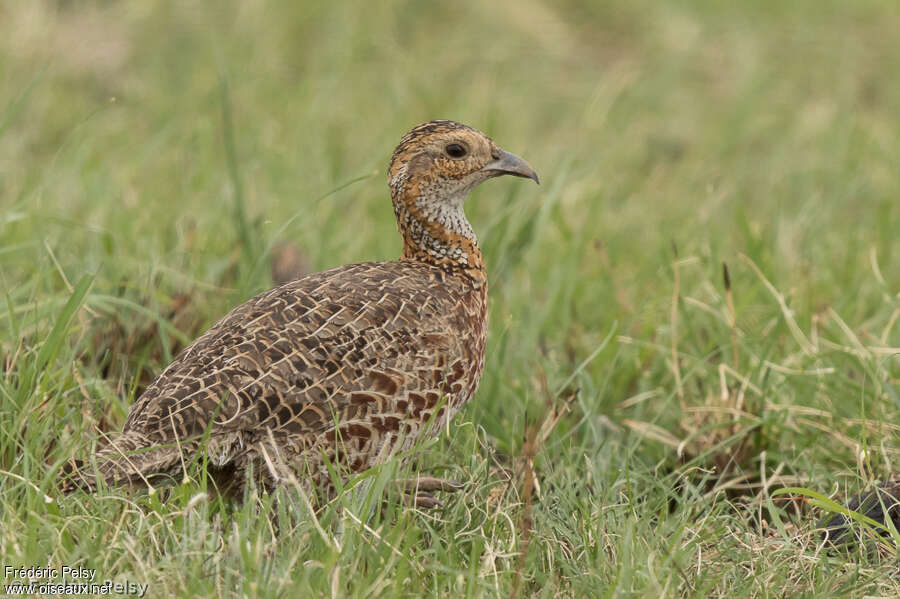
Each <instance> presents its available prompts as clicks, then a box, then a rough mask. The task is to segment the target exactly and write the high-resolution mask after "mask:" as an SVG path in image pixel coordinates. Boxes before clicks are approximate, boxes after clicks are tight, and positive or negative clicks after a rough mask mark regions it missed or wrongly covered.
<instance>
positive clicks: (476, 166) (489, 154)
mask: <svg viewBox="0 0 900 599" xmlns="http://www.w3.org/2000/svg"><path fill="white" fill-rule="evenodd" d="M389 175H390V183H391V189H392V191H394V192H395V193H396V192H398V191H400V190H401V188H402V187H404V186H408V185H416V186H417V187H419V192H420V194H421V193H422V192H426V191H430V192H431V193H433V194H439V195H440V196H441V197H442V198H443V199H444V200H445V201H451V202H462V201H463V200H465V197H466V195H468V193H469V192H470V191H472V189H474V188H475V187H476V186H477V185H478V184H479V183H481V182H483V181H485V180H487V179H490V178H492V177H499V176H501V175H515V176H517V177H525V178H527V179H532V180H534V181H535V182H536V183H538V182H539V181H538V176H537V173H535V172H534V169H533V168H531V166H530V165H529V164H528V163H527V162H525V161H524V160H522V159H521V158H519V157H518V156H516V155H515V154H511V153H509V152H506V151H505V150H503V149H502V148H500V147H499V146H498V145H497V144H496V143H494V141H493V140H492V139H491V138H490V137H488V136H487V135H485V134H484V133H482V132H481V131H477V130H476V129H473V128H471V127H469V126H467V125H463V124H462V123H457V122H454V121H429V122H427V123H423V124H421V125H419V126H418V127H415V128H413V129H412V130H411V131H409V132H408V133H407V134H406V135H404V136H403V139H402V140H400V144H399V145H398V146H397V149H396V150H394V155H393V157H392V159H391V167H390V171H389ZM429 195H430V194H429Z"/></svg>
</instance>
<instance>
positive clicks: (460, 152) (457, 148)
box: [444, 144, 466, 158]
mask: <svg viewBox="0 0 900 599" xmlns="http://www.w3.org/2000/svg"><path fill="white" fill-rule="evenodd" d="M444 151H445V152H447V156H449V157H450V158H462V157H463V156H465V155H466V148H465V146H463V145H461V144H447V147H446V148H444Z"/></svg>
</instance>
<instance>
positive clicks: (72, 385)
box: [0, 0, 900, 597]
mask: <svg viewBox="0 0 900 599" xmlns="http://www.w3.org/2000/svg"><path fill="white" fill-rule="evenodd" d="M894 9H895V7H894V5H893V4H892V3H889V2H879V1H876V0H860V1H857V2H852V3H850V2H831V1H827V2H821V1H819V2H812V1H799V2H790V3H783V2H775V1H770V0H765V1H760V2H752V3H750V2H748V3H713V2H703V1H700V0H698V1H694V2H671V3H656V2H648V1H644V0H639V1H637V2H616V3H593V2H579V1H576V0H567V1H565V2H562V3H550V2H541V1H539V0H520V1H518V2H515V3H513V2H510V1H506V0H503V1H500V2H493V3H477V2H464V3H452V4H446V5H445V4H440V5H439V4H435V5H433V6H431V5H430V6H427V7H425V6H423V5H420V4H417V3H407V2H395V1H391V2H382V3H369V4H368V5H366V6H362V5H355V4H343V3H334V5H328V4H325V3H298V4H296V5H295V6H288V5H287V4H284V5H275V4H271V3H261V2H232V1H226V2H217V3H211V4H206V5H204V4H201V3H175V2H152V3H147V2H132V1H128V2H118V3H112V4H109V3H102V2H87V3H75V4H71V3H63V2H50V1H49V0H42V1H36V2H29V3H13V4H9V5H6V6H4V7H3V8H0V32H2V35H0V80H2V85H0V289H2V295H3V297H4V302H3V303H2V306H0V311H3V312H4V313H3V314H2V315H0V361H2V364H3V371H2V377H0V522H2V526H0V563H2V564H3V565H13V566H20V565H26V566H27V565H51V566H55V567H61V566H62V565H69V566H78V565H82V566H85V567H90V568H96V569H97V576H98V577H99V578H102V579H106V578H109V579H116V580H130V581H133V582H140V583H148V584H149V585H150V587H149V591H148V595H149V596H154V597H156V596H159V597H162V596H254V597H255V596H259V597H284V596H298V595H299V596H331V597H343V596H417V595H422V596H434V597H439V596H447V595H450V594H453V595H456V596H465V597H481V596H501V597H502V596H509V595H510V594H511V593H512V594H517V595H518V596H529V597H557V596H592V597H593V596H602V597H619V596H654V597H655V596H685V597H717V596H728V597H784V596H842V597H862V596H885V597H888V596H897V595H898V594H900V582H898V581H900V577H898V566H897V564H898V559H897V558H898V549H897V544H896V542H895V541H894V540H892V538H891V537H886V538H884V539H882V537H879V536H878V535H877V534H875V532H873V531H872V530H870V531H869V532H868V533H866V536H867V538H868V542H867V543H866V545H865V547H864V548H861V549H852V548H851V549H846V550H842V551H838V552H834V551H828V550H826V548H824V547H823V546H822V545H821V543H820V540H819V536H818V534H817V531H816V523H817V520H818V518H819V517H820V515H821V512H820V511H818V509H816V508H815V506H816V505H819V506H823V505H824V506H830V507H831V508H832V509H836V504H834V503H831V504H830V503H829V502H837V503H840V502H841V501H842V500H843V499H844V498H845V497H846V496H847V495H850V494H853V493H856V492H858V491H860V490H862V489H864V488H867V487H868V486H870V485H871V484H873V482H874V481H877V480H884V479H887V478H888V477H890V476H891V475H892V474H893V473H895V472H896V471H897V466H898V461H900V433H898V431H900V428H898V423H900V419H898V416H900V388H898V383H900V360H898V353H900V324H898V322H897V321H898V320H900V275H898V274H897V273H898V272H900V263H898V260H900V241H898V239H900V238H898V235H897V228H898V223H900V202H898V200H897V198H898V197H900V178H898V176H897V168H896V160H897V156H898V155H900V137H898V135H897V134H898V124H897V111H896V107H897V106H900V55H898V53H897V52H896V51H895V50H896V48H895V46H896V44H895V43H894V40H895V39H896V31H897V30H898V28H900V13H897V11H896V10H894ZM430 118H452V119H456V120H460V121H463V122H466V123H469V124H472V125H474V126H476V127H478V128H480V129H483V130H485V131H487V132H488V133H489V134H490V135H492V136H493V137H494V138H495V139H496V140H497V141H498V142H499V143H500V144H501V145H502V146H503V147H505V148H506V149H508V150H510V151H513V152H515V153H517V154H520V155H522V156H524V157H526V158H527V159H528V160H529V162H531V163H532V164H533V165H534V166H535V168H536V169H537V171H538V172H539V173H540V175H541V180H542V182H543V183H542V185H541V187H535V186H529V185H527V184H526V183H523V182H520V181H496V182H490V183H488V184H486V185H484V186H483V187H482V188H480V189H479V190H477V191H476V192H475V193H474V194H473V197H472V198H471V199H470V201H469V204H468V214H469V216H470V219H471V220H472V222H473V224H474V227H475V229H476V231H477V232H478V234H479V238H480V239H481V243H482V247H483V250H484V252H485V255H486V260H487V263H488V267H489V274H490V279H491V282H490V284H491V294H492V295H491V329H490V336H489V340H488V344H489V345H488V357H487V366H486V368H485V373H484V378H483V380H482V382H481V386H480V389H479V392H478V394H477V395H476V397H475V399H474V400H473V401H472V403H471V404H470V405H469V406H468V407H467V408H466V409H465V410H464V411H463V412H462V413H461V414H460V415H459V416H458V417H457V419H456V420H455V422H454V424H453V425H452V426H451V427H450V429H449V432H448V433H447V434H445V435H443V436H442V437H441V438H440V439H438V440H436V441H434V442H430V443H426V444H425V445H424V446H423V447H421V448H420V450H419V452H418V453H417V459H416V460H415V464H414V466H413V467H414V468H415V469H416V470H421V471H423V472H428V473H432V474H441V475H445V476H449V477H452V478H455V479H458V480H461V481H464V482H466V484H467V487H466V489H465V490H464V491H462V492H460V493H458V494H457V495H455V496H451V497H445V504H446V506H445V507H444V508H443V509H439V510H437V511H434V512H421V511H416V510H412V509H409V508H405V507H402V506H400V505H397V504H396V503H395V502H393V501H390V500H391V499H392V498H393V499H396V493H395V491H393V490H392V489H391V488H390V486H389V485H388V484H387V483H388V481H390V480H391V479H392V478H393V477H395V476H397V475H398V474H400V473H398V472H397V469H398V468H399V466H398V465H397V464H394V463H391V464H388V465H386V466H385V467H383V468H380V469H378V470H376V471H373V472H371V473H370V474H369V475H368V476H367V477H365V478H364V479H363V480H360V481H355V482H354V484H353V485H352V486H353V488H352V489H348V490H347V491H346V492H345V493H343V494H342V495H341V497H340V499H339V500H338V501H337V502H336V503H334V504H332V505H330V506H329V507H327V508H326V509H324V510H323V511H322V512H321V513H319V514H318V515H317V516H315V517H314V516H313V515H312V514H311V513H310V511H309V509H308V508H307V506H306V503H305V502H304V499H303V497H302V495H301V494H300V493H299V492H298V491H297V490H296V489H293V488H287V489H284V490H283V491H279V492H278V493H277V494H276V495H275V496H274V497H269V496H258V495H254V496H252V497H250V498H249V499H248V500H247V501H246V502H244V503H242V504H232V503H227V502H223V501H222V500H220V499H214V498H211V497H210V495H208V494H206V492H205V491H206V487H205V482H204V481H203V480H202V478H201V477H195V478H194V480H192V481H191V482H188V483H186V484H183V485H179V486H177V487H175V488H173V489H172V490H171V491H170V492H169V493H167V494H163V495H164V496H163V497H160V495H159V494H155V495H147V494H146V493H126V492H123V491H121V490H108V491H105V492H102V493H100V494H98V495H96V496H89V495H85V494H75V495H72V496H69V497H60V496H58V495H57V494H56V492H55V482H54V481H55V477H56V474H57V471H58V468H59V467H60V465H61V464H62V463H63V462H64V461H65V460H66V459H67V458H69V457H71V456H85V455H88V453H89V452H90V450H91V448H92V446H93V444H94V443H96V442H97V441H98V440H100V439H102V438H103V435H106V434H112V433H115V432H117V431H118V430H120V429H121V425H122V424H123V422H124V419H125V417H126V415H127V413H128V408H129V406H130V404H131V403H132V402H133V401H134V399H135V398H136V396H137V394H138V393H139V392H140V390H141V389H142V388H143V387H144V386H145V385H146V384H147V383H148V382H149V381H150V380H152V377H153V376H155V374H156V373H158V372H159V371H160V370H161V369H162V368H163V367H165V365H166V364H167V363H168V361H169V360H170V359H171V357H172V355H173V354H174V353H175V352H177V351H178V349H180V348H181V347H183V346H184V344H185V343H187V342H189V341H190V340H191V339H192V338H193V337H195V336H196V335H197V334H199V333H200V332H202V330H204V328H205V327H207V326H209V325H210V324H212V323H213V322H214V321H215V320H217V319H218V318H219V317H220V316H221V315H222V314H224V313H225V312H226V311H227V310H228V309H230V308H231V307H232V306H234V305H235V304H237V303H238V302H240V301H242V300H243V299H246V298H248V297H250V296H252V295H253V294H255V293H257V292H259V291H261V290H264V289H266V288H268V287H270V286H271V285H272V281H271V278H270V276H269V250H270V249H271V248H272V247H273V246H274V245H275V244H277V243H279V242H283V241H291V242H293V243H294V244H296V247H297V251H298V252H299V253H300V254H301V255H302V256H303V258H304V260H305V261H306V262H307V263H308V265H309V267H310V268H311V269H313V270H320V269H324V268H327V267H331V266H335V265H339V264H343V263H347V262H357V261H364V260H377V259H392V258H394V257H395V256H397V255H398V253H399V249H400V242H399V239H398V238H397V235H396V229H395V225H394V222H393V214H392V211H391V209H390V206H389V204H388V199H387V186H386V175H385V169H386V165H387V161H388V159H389V156H390V152H391V151H392V149H393V146H394V144H395V143H396V142H397V141H398V140H399V137H400V136H401V135H402V133H403V132H405V131H406V130H407V129H409V128H410V127H411V126H412V125H414V124H416V123H418V122H421V121H424V120H427V119H430ZM723 264H724V265H726V267H727V269H728V273H729V275H730V290H726V288H725V283H724V280H723ZM385 497H386V498H388V501H387V502H386V503H385V502H384V501H383V499H384V498H385ZM529 523H530V526H529ZM891 532H892V533H893V535H894V537H893V538H896V531H891ZM7 582H9V581H7Z"/></svg>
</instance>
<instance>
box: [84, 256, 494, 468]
mask: <svg viewBox="0 0 900 599" xmlns="http://www.w3.org/2000/svg"><path fill="white" fill-rule="evenodd" d="M486 304H487V290H486V288H485V287H484V286H483V285H480V286H475V285H473V283H472V281H471V280H470V279H468V278H466V277H464V276H460V275H455V274H453V273H448V272H446V271H445V270H442V269H440V268H437V267H434V266H431V265H428V264H423V263H416V262H406V261H398V262H375V263H362V264H352V265H347V266H342V267H339V268H335V269H332V270H328V271H325V272H321V273H316V274H312V275H307V276H305V277H303V278H301V279H298V280H296V281H293V282H290V283H287V284H285V285H282V286H280V287H276V288H275V289H272V290H270V291H267V292H265V293H263V294H261V295H258V296H256V297H255V298H253V299H251V300H249V301H247V302H245V303H244V304H242V305H240V306H238V307H237V308H235V309H234V310H232V311H231V312H230V313H229V314H228V315H227V316H225V317H224V318H223V319H221V320H220V321H219V322H218V323H216V324H215V325H213V327H212V328H210V329H209V331H207V332H206V333H205V334H204V335H202V336H201V337H199V338H198V339H197V340H196V341H194V343H192V344H191V345H190V346H188V347H187V348H185V349H184V350H183V351H182V352H181V353H180V354H179V355H178V356H177V357H176V358H175V360H174V361H173V362H172V363H171V364H170V365H169V367H168V368H166V369H165V371H163V373H162V374H161V375H160V376H159V377H158V378H157V379H156V380H155V381H154V382H153V383H152V384H151V385H150V386H149V387H148V388H147V390H146V391H145V392H144V393H143V394H142V395H141V397H140V398H139V399H138V400H137V402H136V403H135V404H134V406H133V407H132V410H131V412H130V414H129V416H128V420H127V422H126V424H125V428H124V430H123V435H122V437H121V439H122V442H120V444H119V446H115V445H113V446H111V447H112V449H113V451H114V452H115V453H128V454H130V455H129V456H128V460H127V463H126V465H125V466H124V470H123V471H122V472H120V473H118V475H116V473H115V472H113V473H112V475H111V476H107V477H106V478H107V480H108V482H124V480H125V479H135V478H138V477H139V476H141V475H149V474H150V472H143V471H144V470H153V471H160V470H169V471H171V470H179V469H180V468H181V467H182V464H183V459H182V458H183V456H181V455H179V452H183V451H184V448H185V447H192V446H193V445H194V444H195V443H196V442H197V441H198V440H202V439H206V442H207V443H209V445H210V447H211V448H215V449H214V450H213V451H211V452H210V457H211V461H212V463H213V465H214V466H217V467H225V466H228V465H229V464H232V463H234V464H236V465H237V466H238V467H241V468H243V467H246V465H247V463H248V462H252V461H255V460H259V459H260V456H259V455H258V448H256V447H255V446H256V445H257V444H259V443H266V442H268V440H269V439H273V438H274V439H277V441H278V444H279V445H280V446H281V447H282V448H285V449H286V450H287V451H288V452H289V453H290V454H291V455H292V456H297V455H300V454H303V453H305V452H309V451H311V450H313V449H314V450H315V451H319V450H322V449H325V448H326V446H328V448H330V449H331V450H330V451H328V452H327V453H329V454H332V457H336V458H337V459H338V460H339V461H342V462H344V465H346V466H347V467H349V468H350V469H352V470H356V471H359V470H363V469H365V468H368V467H370V466H372V465H374V463H376V462H377V461H379V457H378V456H382V455H387V454H389V453H391V452H392V451H393V450H396V449H401V447H394V445H396V441H397V440H398V439H402V440H403V443H402V445H403V446H404V447H406V446H408V445H409V444H410V443H411V442H412V441H414V440H415V439H416V438H417V437H418V436H419V434H421V432H423V427H424V425H425V424H426V423H428V422H431V423H432V426H436V425H438V424H439V423H440V422H443V421H445V420H446V419H448V418H450V417H452V415H453V414H454V413H455V412H456V411H457V410H458V409H459V407H460V406H462V405H463V404H464V403H465V402H466V401H468V400H469V399H470V398H471V396H472V394H473V393H474V392H475V388H476V386H477V383H478V380H479V378H480V375H481V370H482V368H483V365H484V336H485V320H486V313H487V310H486V309H487V305H486ZM129 440H130V442H129ZM123 443H124V445H123ZM336 443H341V444H342V445H343V451H342V450H341V448H337V450H336V451H335V448H333V447H332V446H334V445H335V444H336ZM161 447H164V448H167V449H168V454H169V458H166V457H165V455H160V450H158V449H155V450H153V451H148V452H142V451H141V450H142V449H146V448H161ZM101 453H102V452H101ZM108 457H110V458H112V457H113V455H112V454H110V455H109V456H108ZM145 458H146V460H145ZM144 461H149V463H150V464H151V465H152V468H149V467H148V468H143V467H141V464H142V462H144ZM162 462H167V463H169V467H168V468H163V467H161V463H162ZM119 479H122V481H120V480H119Z"/></svg>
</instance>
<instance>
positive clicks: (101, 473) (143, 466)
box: [59, 431, 185, 493]
mask: <svg viewBox="0 0 900 599" xmlns="http://www.w3.org/2000/svg"><path fill="white" fill-rule="evenodd" d="M184 449H185V448H184V447H181V446H179V445H159V444H157V443H154V442H152V441H151V440H150V439H148V438H147V437H146V436H145V435H143V434H141V433H138V432H134V431H129V432H127V433H124V434H122V435H121V436H119V437H118V438H117V439H116V440H115V441H113V442H111V443H110V444H109V445H107V446H106V447H104V448H103V449H101V450H99V451H98V452H97V453H96V454H95V456H94V459H93V460H90V461H83V460H78V459H72V460H70V461H69V462H67V463H66V464H65V465H64V466H63V468H62V471H61V472H60V477H59V478H60V481H59V489H60V491H61V492H63V493H71V492H73V491H75V490H78V489H82V490H85V491H89V492H91V491H95V490H96V489H97V486H98V485H99V484H100V481H101V480H102V481H103V482H104V483H105V484H106V485H109V486H118V485H132V484H134V485H137V484H141V483H142V482H143V483H146V484H150V483H151V482H156V481H158V480H159V479H160V477H164V476H171V475H172V474H174V472H175V471H180V470H181V469H182V465H183V455H184V453H185V452H184Z"/></svg>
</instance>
